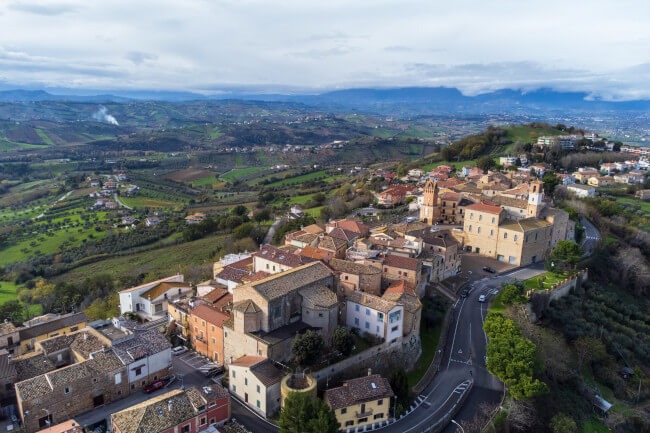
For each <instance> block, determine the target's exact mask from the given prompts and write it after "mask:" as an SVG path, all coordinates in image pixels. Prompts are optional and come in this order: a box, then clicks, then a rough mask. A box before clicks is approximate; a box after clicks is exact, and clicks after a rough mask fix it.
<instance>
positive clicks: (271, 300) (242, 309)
mask: <svg viewBox="0 0 650 433" xmlns="http://www.w3.org/2000/svg"><path fill="white" fill-rule="evenodd" d="M308 288H317V289H315V290H317V291H320V292H322V293H321V295H319V297H320V298H322V299H324V300H327V299H329V298H330V295H329V294H328V293H327V292H328V291H329V292H332V293H334V279H333V273H332V271H331V270H330V269H329V268H328V267H327V266H326V265H325V264H323V263H322V262H312V263H308V264H306V265H302V266H299V267H297V268H294V269H290V270H288V271H285V272H281V273H278V274H273V275H271V276H269V277H266V278H263V279H261V280H257V281H254V282H251V283H247V284H243V285H241V286H239V287H237V288H236V289H235V290H234V291H233V317H232V319H231V320H228V321H226V322H224V323H223V327H224V353H225V358H226V359H230V358H231V357H232V358H239V357H241V356H243V355H255V356H263V357H269V358H272V359H275V360H278V361H281V360H285V359H288V358H289V357H290V356H291V342H292V340H293V338H294V337H295V336H296V334H297V333H299V332H303V331H305V330H307V329H316V330H318V331H319V332H320V333H321V334H322V335H323V337H324V338H325V339H326V341H328V338H329V336H331V334H332V333H333V332H334V329H332V328H330V326H332V327H335V323H330V322H329V318H330V317H331V316H330V314H327V315H325V314H324V312H323V307H324V306H323V305H322V304H321V303H320V302H312V303H311V304H308V303H304V302H303V301H304V298H305V297H313V296H315V295H314V292H311V293H309V294H308V295H305V292H304V291H303V290H304V289H308ZM301 292H302V293H301ZM309 295H311V296H309ZM310 305H314V306H315V308H314V309H313V310H310V308H311V307H310ZM330 308H331V309H335V308H336V307H335V306H331V307H328V309H330ZM306 309H307V310H306ZM320 314H323V316H320ZM324 319H328V320H324Z"/></svg>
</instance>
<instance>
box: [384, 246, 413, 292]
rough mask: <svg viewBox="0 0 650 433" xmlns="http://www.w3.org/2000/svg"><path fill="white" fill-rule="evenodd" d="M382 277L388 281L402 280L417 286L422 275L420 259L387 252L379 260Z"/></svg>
mask: <svg viewBox="0 0 650 433" xmlns="http://www.w3.org/2000/svg"><path fill="white" fill-rule="evenodd" d="M381 267H382V277H383V279H384V280H385V281H386V282H388V283H390V282H393V281H396V280H404V281H406V282H407V283H409V284H410V285H411V286H412V287H416V288H418V287H419V286H420V282H421V276H422V261H421V260H419V259H415V258H411V257H402V256H398V255H394V254H389V255H387V256H386V257H384V259H383V260H382V262H381Z"/></svg>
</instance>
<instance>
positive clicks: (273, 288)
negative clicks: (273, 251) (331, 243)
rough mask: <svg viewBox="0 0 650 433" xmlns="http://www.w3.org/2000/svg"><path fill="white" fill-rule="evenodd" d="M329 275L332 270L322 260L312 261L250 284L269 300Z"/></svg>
mask: <svg viewBox="0 0 650 433" xmlns="http://www.w3.org/2000/svg"><path fill="white" fill-rule="evenodd" d="M331 275H332V271H331V270H330V269H329V268H328V267H327V266H325V265H324V264H323V263H322V262H312V263H308V264H306V265H302V266H299V267H297V268H293V269H290V270H288V271H284V272H280V273H278V274H274V275H271V276H269V277H266V278H264V279H261V280H258V281H254V282H252V283H250V286H251V287H252V288H253V289H254V290H255V291H256V292H258V293H259V294H260V295H262V296H263V297H264V298H266V299H268V300H271V299H275V298H278V297H281V296H284V295H285V294H288V293H291V292H293V291H295V290H298V289H300V288H302V287H305V286H308V285H310V284H314V283H317V282H318V281H320V280H323V279H325V278H327V277H329V276H331Z"/></svg>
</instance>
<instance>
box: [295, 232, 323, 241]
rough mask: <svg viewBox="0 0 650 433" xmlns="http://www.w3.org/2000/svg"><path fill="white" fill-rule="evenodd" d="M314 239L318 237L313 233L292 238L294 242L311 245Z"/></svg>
mask: <svg viewBox="0 0 650 433" xmlns="http://www.w3.org/2000/svg"><path fill="white" fill-rule="evenodd" d="M316 239H318V235H317V234H315V233H303V234H301V235H299V236H294V237H293V240H295V241H296V242H302V243H305V244H311V243H312V242H314V241H315V240H316Z"/></svg>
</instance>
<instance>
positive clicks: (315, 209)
mask: <svg viewBox="0 0 650 433" xmlns="http://www.w3.org/2000/svg"><path fill="white" fill-rule="evenodd" d="M324 207H325V206H318V207H313V208H311V209H305V210H304V213H305V214H307V215H311V216H313V217H314V218H318V217H320V211H322V210H323V208H324Z"/></svg>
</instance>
